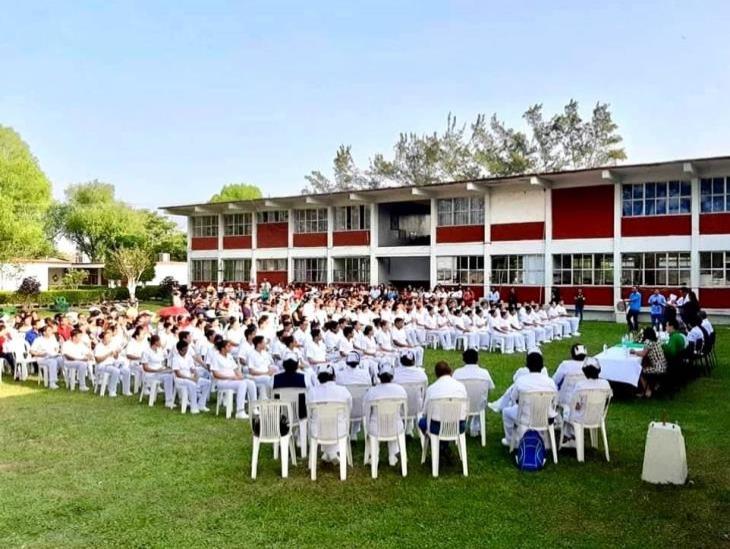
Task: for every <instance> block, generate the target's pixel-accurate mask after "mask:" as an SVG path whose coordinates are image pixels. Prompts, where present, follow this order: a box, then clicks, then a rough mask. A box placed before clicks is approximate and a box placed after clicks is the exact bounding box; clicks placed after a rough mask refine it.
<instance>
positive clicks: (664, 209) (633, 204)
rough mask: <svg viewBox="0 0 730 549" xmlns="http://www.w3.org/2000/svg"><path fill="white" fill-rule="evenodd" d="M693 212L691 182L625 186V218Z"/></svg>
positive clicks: (662, 182) (661, 182) (663, 182)
mask: <svg viewBox="0 0 730 549" xmlns="http://www.w3.org/2000/svg"><path fill="white" fill-rule="evenodd" d="M691 211H692V186H691V185H690V182H689V181H660V182H656V183H638V184H633V185H624V186H623V216H624V217H639V216H646V215H667V214H688V213H690V212H691Z"/></svg>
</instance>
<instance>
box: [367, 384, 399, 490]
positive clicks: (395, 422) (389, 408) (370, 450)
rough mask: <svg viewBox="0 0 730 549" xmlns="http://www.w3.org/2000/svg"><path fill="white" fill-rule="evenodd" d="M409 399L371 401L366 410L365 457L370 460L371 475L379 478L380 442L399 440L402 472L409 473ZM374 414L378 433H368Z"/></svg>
mask: <svg viewBox="0 0 730 549" xmlns="http://www.w3.org/2000/svg"><path fill="white" fill-rule="evenodd" d="M407 402H408V401H407V399H405V398H388V399H381V400H375V401H371V402H370V403H369V406H367V407H366V408H365V410H364V421H363V429H364V432H365V459H364V461H363V463H364V464H365V465H367V463H368V461H370V476H372V477H373V478H378V461H379V457H380V443H381V442H390V441H397V442H398V449H399V450H400V464H401V474H402V475H403V476H404V477H405V476H406V475H408V456H407V453H406V433H405V429H404V427H405V425H404V417H405V415H406V409H407V406H408V404H407ZM373 414H374V416H375V421H376V423H377V425H378V433H377V434H374V433H368V423H369V421H370V418H371V417H372V415H373Z"/></svg>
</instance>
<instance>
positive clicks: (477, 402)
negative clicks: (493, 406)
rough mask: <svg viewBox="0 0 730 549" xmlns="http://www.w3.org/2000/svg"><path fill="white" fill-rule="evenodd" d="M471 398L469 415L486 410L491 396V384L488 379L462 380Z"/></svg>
mask: <svg viewBox="0 0 730 549" xmlns="http://www.w3.org/2000/svg"><path fill="white" fill-rule="evenodd" d="M461 382H462V383H463V384H464V387H466V395H467V396H468V397H469V408H468V410H467V413H468V414H476V413H479V412H481V411H482V410H484V408H485V407H486V405H487V399H488V396H489V382H488V381H487V380H486V379H465V380H461Z"/></svg>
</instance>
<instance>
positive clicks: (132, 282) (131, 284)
mask: <svg viewBox="0 0 730 549" xmlns="http://www.w3.org/2000/svg"><path fill="white" fill-rule="evenodd" d="M127 290H129V298H130V299H134V294H135V293H136V292H137V279H136V278H130V279H129V280H127Z"/></svg>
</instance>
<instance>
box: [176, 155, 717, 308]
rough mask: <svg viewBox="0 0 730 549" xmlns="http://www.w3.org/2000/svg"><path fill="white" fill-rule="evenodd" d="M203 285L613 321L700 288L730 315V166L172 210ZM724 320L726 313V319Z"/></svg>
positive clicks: (579, 174) (541, 177)
mask: <svg viewBox="0 0 730 549" xmlns="http://www.w3.org/2000/svg"><path fill="white" fill-rule="evenodd" d="M163 209H164V210H165V211H166V212H167V213H170V214H173V215H183V216H187V218H188V257H189V260H188V266H189V277H188V279H189V280H190V281H191V282H192V283H193V284H208V283H210V282H213V283H232V284H236V283H243V284H247V283H250V282H261V281H263V280H264V279H266V280H268V281H269V282H271V283H272V284H274V283H280V284H285V283H309V284H332V283H334V284H338V283H343V284H344V283H347V284H351V283H354V284H381V283H382V284H393V285H396V286H405V285H413V286H423V287H433V286H435V285H437V284H440V285H443V286H455V285H462V286H469V287H471V288H472V289H473V290H474V292H475V293H476V294H477V295H478V296H481V295H483V294H484V292H485V291H486V290H487V289H488V288H489V287H497V288H499V289H500V291H501V293H502V296H503V297H505V296H506V292H507V291H508V289H509V288H515V289H516V292H517V296H518V299H519V300H521V301H523V300H536V301H540V302H544V301H546V300H547V299H549V296H550V295H551V293H552V292H553V290H554V289H557V290H558V291H559V294H560V296H561V297H562V298H563V299H565V301H566V303H567V304H569V305H570V304H572V302H573V298H574V296H575V293H576V291H577V289H578V288H582V289H583V293H584V294H585V296H586V298H587V304H586V308H587V309H588V310H593V311H607V312H608V311H613V307H614V304H615V303H616V302H617V301H618V300H619V299H620V298H621V297H623V296H625V294H626V292H627V290H628V288H629V287H630V286H632V285H638V286H640V287H642V288H644V289H645V293H647V292H648V291H649V290H653V289H654V288H660V289H661V290H662V291H664V292H665V293H667V294H668V293H671V292H675V293H676V292H677V290H678V288H679V287H680V286H681V285H687V286H689V287H691V288H693V289H694V290H695V291H696V292H697V294H698V296H699V299H700V301H701V303H702V305H703V307H704V308H706V309H708V310H713V309H714V310H715V313H722V312H727V313H730V156H728V157H716V158H698V159H693V160H677V161H671V162H657V163H650V164H633V165H622V166H612V167H607V168H595V169H580V170H570V171H561V172H554V173H542V174H528V175H520V176H512V177H495V178H486V179H477V180H471V181H449V182H443V183H436V184H431V185H423V186H410V187H388V188H382V189H375V190H361V191H352V192H337V193H329V194H317V195H297V196H282V197H278V198H265V199H258V200H251V201H239V202H223V203H216V204H210V203H204V204H189V205H182V206H166V207H164V208H163ZM723 310H725V311H723Z"/></svg>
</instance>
